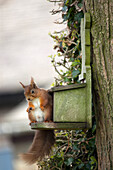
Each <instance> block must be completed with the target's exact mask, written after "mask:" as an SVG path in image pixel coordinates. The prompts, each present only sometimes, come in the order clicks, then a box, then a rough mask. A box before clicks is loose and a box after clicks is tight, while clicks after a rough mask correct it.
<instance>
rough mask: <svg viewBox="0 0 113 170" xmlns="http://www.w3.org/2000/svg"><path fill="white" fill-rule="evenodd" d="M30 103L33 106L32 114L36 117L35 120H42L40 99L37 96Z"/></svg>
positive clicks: (42, 113)
mask: <svg viewBox="0 0 113 170" xmlns="http://www.w3.org/2000/svg"><path fill="white" fill-rule="evenodd" d="M32 104H33V105H34V106H35V110H34V111H33V112H34V115H35V118H36V121H38V122H42V121H44V112H43V111H42V110H41V109H40V100H39V98H36V99H34V100H33V101H32Z"/></svg>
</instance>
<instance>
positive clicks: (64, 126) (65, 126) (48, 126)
mask: <svg viewBox="0 0 113 170" xmlns="http://www.w3.org/2000/svg"><path fill="white" fill-rule="evenodd" d="M84 128H87V123H86V122H83V123H82V122H80V123H78V122H74V123H71V122H69V123H54V122H52V123H45V122H38V123H32V124H31V129H35V130H52V129H53V130H76V129H84Z"/></svg>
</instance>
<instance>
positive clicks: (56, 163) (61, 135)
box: [38, 0, 97, 170]
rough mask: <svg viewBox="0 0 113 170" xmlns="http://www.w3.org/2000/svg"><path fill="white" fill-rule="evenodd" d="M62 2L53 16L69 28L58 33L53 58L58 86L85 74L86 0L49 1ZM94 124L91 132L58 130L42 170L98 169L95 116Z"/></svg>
mask: <svg viewBox="0 0 113 170" xmlns="http://www.w3.org/2000/svg"><path fill="white" fill-rule="evenodd" d="M49 1H50V2H53V3H58V6H59V8H58V9H57V10H54V9H53V10H52V11H51V14H52V15H54V14H57V13H61V14H62V21H57V24H62V23H64V22H66V28H65V29H64V30H62V31H60V32H54V33H53V34H50V36H51V37H52V38H53V39H54V41H55V45H54V49H55V50H57V53H56V54H55V55H50V56H49V57H50V58H51V63H52V65H53V66H54V68H55V71H56V72H57V73H58V77H55V83H54V84H53V85H54V86H58V85H67V84H68V85H69V84H72V83H78V82H79V80H78V75H79V74H80V72H81V59H82V54H81V39H80V21H81V18H82V17H83V16H84V12H83V10H84V7H83V0H49ZM92 119H93V121H92V122H93V125H92V128H91V129H89V130H71V131H66V130H65V131H64V130H61V131H56V144H55V147H54V148H53V151H52V153H51V156H49V157H47V158H45V159H44V160H43V161H42V162H40V163H38V168H39V169H45V170H49V169H50V170H79V169H80V170H97V153H96V146H95V134H96V122H95V115H94V113H93V117H92Z"/></svg>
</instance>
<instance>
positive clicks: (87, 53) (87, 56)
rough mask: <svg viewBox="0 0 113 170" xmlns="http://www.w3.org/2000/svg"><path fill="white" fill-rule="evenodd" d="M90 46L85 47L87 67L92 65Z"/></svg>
mask: <svg viewBox="0 0 113 170" xmlns="http://www.w3.org/2000/svg"><path fill="white" fill-rule="evenodd" d="M90 50H91V49H90V46H85V56H86V65H90Z"/></svg>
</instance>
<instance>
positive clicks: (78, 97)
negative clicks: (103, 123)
mask: <svg viewBox="0 0 113 170" xmlns="http://www.w3.org/2000/svg"><path fill="white" fill-rule="evenodd" d="M81 47H82V68H81V74H80V75H79V80H80V81H81V83H80V84H73V85H68V86H58V87H54V88H52V89H51V92H52V93H53V101H54V102H53V122H52V123H44V122H38V123H33V124H32V125H31V128H32V129H42V130H43V129H44V130H45V129H47V130H49V129H84V128H91V126H92V109H91V108H92V94H91V67H90V15H89V14H88V13H85V15H84V18H82V19H81Z"/></svg>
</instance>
